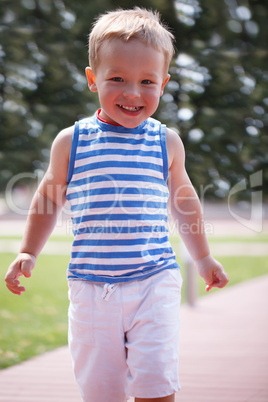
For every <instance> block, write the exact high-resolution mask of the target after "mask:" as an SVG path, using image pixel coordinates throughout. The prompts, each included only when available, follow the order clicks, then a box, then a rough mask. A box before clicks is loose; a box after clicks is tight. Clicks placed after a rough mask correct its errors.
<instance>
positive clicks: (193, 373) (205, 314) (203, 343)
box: [0, 276, 268, 402]
mask: <svg viewBox="0 0 268 402" xmlns="http://www.w3.org/2000/svg"><path fill="white" fill-rule="evenodd" d="M180 349H181V351H180V355H181V360H180V379H181V384H182V390H181V391H180V392H179V393H177V395H176V402H267V401H268V276H263V277H260V278H257V279H254V280H251V281H248V282H244V283H242V284H239V285H236V286H233V287H227V288H226V289H223V290H220V291H217V292H215V293H212V294H209V295H207V296H206V297H203V298H200V299H199V300H198V304H197V306H196V307H195V308H190V307H188V306H183V307H182V310H181V340H180ZM0 401H1V402H78V401H80V397H79V393H78V390H77V386H76V384H75V382H74V379H73V375H72V370H71V362H70V357H69V352H68V350H67V347H63V348H60V349H57V350H55V351H53V352H50V353H46V354H44V355H42V356H39V357H36V358H34V359H32V360H30V361H27V362H24V363H22V364H20V365H17V366H14V367H11V368H9V369H6V370H2V371H0ZM92 402H98V401H97V400H96V401H92ZM107 402H109V401H107Z"/></svg>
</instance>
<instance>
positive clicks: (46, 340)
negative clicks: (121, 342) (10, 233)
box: [0, 253, 69, 368]
mask: <svg viewBox="0 0 268 402" xmlns="http://www.w3.org/2000/svg"><path fill="white" fill-rule="evenodd" d="M14 257H15V255H14V254H5V253H1V257H0V258H1V271H0V287H1V291H0V306H1V307H0V326H1V331H0V368H4V367H8V366H11V365H13V364H16V363H19V362H21V361H23V360H26V359H29V358H30V357H32V356H35V355H38V354H41V353H43V352H45V351H48V350H51V349H54V348H56V347H58V346H61V345H64V344H66V343H67V311H68V297H67V281H66V267H67V266H68V260H69V257H68V256H67V257H65V256H46V255H41V256H40V257H39V259H38V262H37V265H36V267H35V269H34V270H33V272H32V277H31V278H30V279H26V278H24V277H21V283H22V284H23V286H25V287H26V292H25V293H23V294H22V295H21V296H16V295H14V294H12V293H10V292H9V291H8V289H7V288H6V287H5V284H4V276H5V272H6V269H7V267H8V266H9V264H10V263H11V262H12V260H13V259H14Z"/></svg>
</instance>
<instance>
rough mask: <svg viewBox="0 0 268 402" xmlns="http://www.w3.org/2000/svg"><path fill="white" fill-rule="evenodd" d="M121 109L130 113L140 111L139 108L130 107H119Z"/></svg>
mask: <svg viewBox="0 0 268 402" xmlns="http://www.w3.org/2000/svg"><path fill="white" fill-rule="evenodd" d="M119 106H120V107H121V108H122V109H125V110H129V111H130V112H136V111H137V110H139V109H140V106H135V107H130V106H123V105H119Z"/></svg>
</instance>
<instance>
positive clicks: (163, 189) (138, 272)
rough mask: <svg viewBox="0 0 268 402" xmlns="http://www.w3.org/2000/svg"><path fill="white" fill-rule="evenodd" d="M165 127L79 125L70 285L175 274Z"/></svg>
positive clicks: (89, 121)
mask: <svg viewBox="0 0 268 402" xmlns="http://www.w3.org/2000/svg"><path fill="white" fill-rule="evenodd" d="M167 178H168V159H167V148H166V140H165V126H164V125H161V123H160V122H159V121H157V120H155V119H153V118H148V119H147V120H145V121H144V122H143V123H142V124H141V125H140V126H138V127H136V128H125V127H122V126H115V125H111V124H108V123H104V122H102V121H101V120H99V119H98V117H97V114H95V115H94V116H93V117H90V118H86V119H83V120H80V121H79V122H77V123H76V124H75V129H74V136H73V142H72V149H71V155H70V163H69V170H68V188H67V200H68V201H69V202H70V205H71V217H72V225H73V233H74V241H73V244H72V250H71V259H70V263H69V267H68V279H82V280H88V281H94V282H106V283H120V282H127V281H132V280H137V279H142V278H145V277H147V276H149V275H152V274H156V273H157V272H160V271H162V270H163V269H167V268H178V267H179V265H178V264H177V262H176V257H175V254H174V252H173V250H172V247H171V245H170V243H169V240H168V228H167V201H168V197H169V192H168V187H167Z"/></svg>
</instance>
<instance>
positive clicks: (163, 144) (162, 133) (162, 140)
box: [160, 124, 169, 181]
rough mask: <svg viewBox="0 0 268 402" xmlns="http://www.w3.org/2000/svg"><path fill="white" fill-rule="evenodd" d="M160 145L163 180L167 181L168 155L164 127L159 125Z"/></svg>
mask: <svg viewBox="0 0 268 402" xmlns="http://www.w3.org/2000/svg"><path fill="white" fill-rule="evenodd" d="M160 143H161V148H162V156H163V175H164V180H166V181H167V179H168V175H169V169H168V153H167V143H166V125H165V124H161V125H160Z"/></svg>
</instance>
